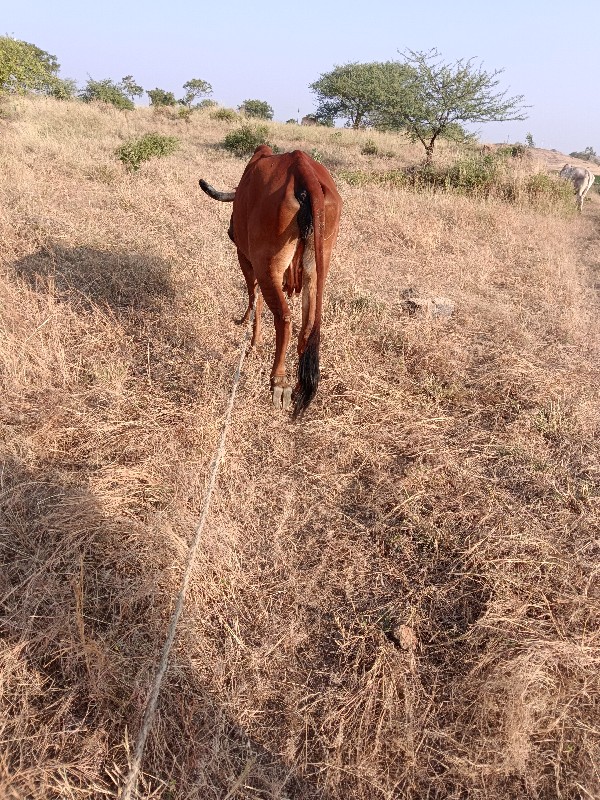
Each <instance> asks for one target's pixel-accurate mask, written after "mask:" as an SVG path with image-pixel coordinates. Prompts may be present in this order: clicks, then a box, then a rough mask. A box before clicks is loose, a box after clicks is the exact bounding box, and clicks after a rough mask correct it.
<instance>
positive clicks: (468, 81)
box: [379, 50, 527, 163]
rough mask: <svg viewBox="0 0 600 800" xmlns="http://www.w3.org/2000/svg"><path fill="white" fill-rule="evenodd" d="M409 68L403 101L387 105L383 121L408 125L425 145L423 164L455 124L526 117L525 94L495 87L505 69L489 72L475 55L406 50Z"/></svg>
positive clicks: (414, 137) (387, 125)
mask: <svg viewBox="0 0 600 800" xmlns="http://www.w3.org/2000/svg"><path fill="white" fill-rule="evenodd" d="M402 55H403V58H404V62H403V64H404V66H405V67H407V68H408V69H409V75H410V77H409V79H408V81H407V84H406V86H405V89H406V91H404V92H403V94H402V96H401V97H400V98H399V102H397V103H395V104H390V105H388V106H387V108H384V109H383V111H382V114H381V116H380V120H379V124H380V125H381V126H382V127H385V128H388V129H397V130H404V131H406V132H407V133H408V135H409V136H410V137H411V139H412V140H413V141H419V142H421V144H422V145H423V147H424V148H425V163H430V162H431V159H432V157H433V151H434V148H435V143H436V141H437V139H438V138H439V137H440V136H443V135H444V133H445V132H446V131H447V130H448V128H449V126H451V125H453V124H456V123H458V124H462V123H468V122H471V123H472V122H505V121H508V120H523V119H527V116H526V114H524V109H525V108H526V106H523V105H522V101H523V96H522V95H518V96H516V97H507V96H506V91H504V92H499V91H495V89H496V87H497V86H498V84H499V82H500V81H499V80H498V79H497V76H498V75H500V74H501V73H502V70H495V71H494V72H486V71H485V70H484V69H483V68H482V67H481V66H480V67H475V66H474V64H473V61H474V59H472V58H471V59H462V58H461V59H459V60H458V61H455V62H453V63H444V62H443V61H441V58H440V54H439V53H438V51H437V50H430V51H428V52H422V51H414V50H408V51H407V52H406V53H403V54H402Z"/></svg>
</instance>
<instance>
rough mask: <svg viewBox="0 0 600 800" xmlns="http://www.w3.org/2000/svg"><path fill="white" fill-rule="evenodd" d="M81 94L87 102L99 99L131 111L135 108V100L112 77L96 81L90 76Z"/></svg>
mask: <svg viewBox="0 0 600 800" xmlns="http://www.w3.org/2000/svg"><path fill="white" fill-rule="evenodd" d="M79 96H80V97H81V99H82V100H83V101H84V102H86V103H92V102H93V101H97V102H99V103H109V104H110V105H112V106H115V108H120V109H122V110H126V111H131V110H132V109H134V108H135V106H134V104H133V101H132V100H130V99H129V97H127V94H126V92H125V90H124V89H123V86H122V84H120V83H115V82H114V81H111V79H110V78H104V80H101V81H96V80H94V79H93V78H89V79H88V82H87V84H86V86H85V89H83V91H81V92H80V94H79Z"/></svg>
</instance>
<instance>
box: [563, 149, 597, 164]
mask: <svg viewBox="0 0 600 800" xmlns="http://www.w3.org/2000/svg"><path fill="white" fill-rule="evenodd" d="M569 155H570V156H571V158H581V159H582V160H583V161H591V162H592V163H594V164H598V163H600V159H599V158H598V156H597V155H596V151H595V150H594V148H593V147H585V148H584V149H583V150H581V151H580V152H577V151H575V152H574V153H569Z"/></svg>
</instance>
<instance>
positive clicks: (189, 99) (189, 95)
mask: <svg viewBox="0 0 600 800" xmlns="http://www.w3.org/2000/svg"><path fill="white" fill-rule="evenodd" d="M183 88H184V89H185V95H184V96H183V98H182V99H181V100H180V101H179V102H180V103H181V105H182V106H187V107H188V108H191V106H192V103H193V102H194V100H195V99H196V98H197V97H206V96H208V95H209V94H212V86H211V85H210V83H208V82H207V81H203V80H202V79H201V78H192V79H191V80H190V81H187V82H186V83H184V84H183Z"/></svg>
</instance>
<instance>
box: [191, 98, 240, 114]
mask: <svg viewBox="0 0 600 800" xmlns="http://www.w3.org/2000/svg"><path fill="white" fill-rule="evenodd" d="M218 105H219V104H218V103H217V101H216V100H211V99H210V97H205V98H204V100H200V102H199V103H196V108H215V106H218ZM234 113H235V112H234Z"/></svg>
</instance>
